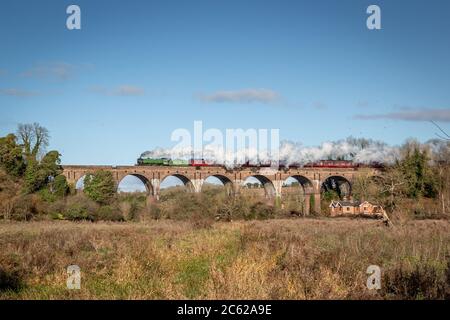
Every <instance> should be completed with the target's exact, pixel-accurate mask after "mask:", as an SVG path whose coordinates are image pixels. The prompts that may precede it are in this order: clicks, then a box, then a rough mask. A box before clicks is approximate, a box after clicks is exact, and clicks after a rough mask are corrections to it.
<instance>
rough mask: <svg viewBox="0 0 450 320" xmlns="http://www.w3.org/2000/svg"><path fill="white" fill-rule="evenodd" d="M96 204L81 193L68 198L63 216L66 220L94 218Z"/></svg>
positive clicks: (96, 208)
mask: <svg viewBox="0 0 450 320" xmlns="http://www.w3.org/2000/svg"><path fill="white" fill-rule="evenodd" d="M97 210H98V205H97V204H96V203H95V202H93V201H92V200H90V199H88V198H87V197H86V196H84V195H83V194H79V195H76V196H74V197H71V198H69V199H68V201H67V204H66V209H65V212H64V217H65V218H67V219H68V220H75V221H78V220H89V221H95V220H96V213H97Z"/></svg>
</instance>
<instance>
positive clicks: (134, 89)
mask: <svg viewBox="0 0 450 320" xmlns="http://www.w3.org/2000/svg"><path fill="white" fill-rule="evenodd" d="M90 91H91V92H94V93H96V94H101V95H105V96H123V97H126V96H142V95H144V94H145V90H144V89H143V88H141V87H138V86H132V85H122V86H118V87H116V88H112V89H109V88H105V87H102V86H94V87H91V88H90Z"/></svg>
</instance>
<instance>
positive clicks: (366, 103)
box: [356, 100, 369, 108]
mask: <svg viewBox="0 0 450 320" xmlns="http://www.w3.org/2000/svg"><path fill="white" fill-rule="evenodd" d="M356 106H357V107H358V108H366V107H368V106H369V101H367V100H358V102H356Z"/></svg>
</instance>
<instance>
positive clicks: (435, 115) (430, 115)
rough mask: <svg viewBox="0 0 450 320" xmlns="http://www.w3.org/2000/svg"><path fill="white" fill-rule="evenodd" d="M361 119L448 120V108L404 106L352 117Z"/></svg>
mask: <svg viewBox="0 0 450 320" xmlns="http://www.w3.org/2000/svg"><path fill="white" fill-rule="evenodd" d="M354 118H355V119H361V120H379V119H391V120H403V121H441V122H450V109H445V108H443V109H428V108H420V109H411V108H404V109H402V110H401V111H397V112H389V113H383V114H370V115H364V114H358V115H356V116H355V117H354Z"/></svg>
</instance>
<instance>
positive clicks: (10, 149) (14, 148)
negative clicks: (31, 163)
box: [0, 134, 25, 176]
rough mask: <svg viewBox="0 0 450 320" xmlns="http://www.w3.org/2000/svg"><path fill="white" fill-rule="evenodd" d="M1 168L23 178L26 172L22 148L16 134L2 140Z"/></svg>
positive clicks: (0, 142) (0, 148) (0, 143)
mask: <svg viewBox="0 0 450 320" xmlns="http://www.w3.org/2000/svg"><path fill="white" fill-rule="evenodd" d="M0 167H2V168H3V169H4V170H5V171H6V172H7V173H8V174H11V175H13V176H21V175H23V173H24V172H25V161H24V159H23V156H22V148H21V146H20V145H18V144H17V137H16V136H15V135H14V134H8V135H7V136H6V137H2V138H0Z"/></svg>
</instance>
